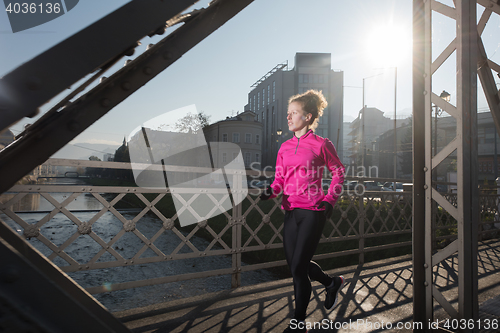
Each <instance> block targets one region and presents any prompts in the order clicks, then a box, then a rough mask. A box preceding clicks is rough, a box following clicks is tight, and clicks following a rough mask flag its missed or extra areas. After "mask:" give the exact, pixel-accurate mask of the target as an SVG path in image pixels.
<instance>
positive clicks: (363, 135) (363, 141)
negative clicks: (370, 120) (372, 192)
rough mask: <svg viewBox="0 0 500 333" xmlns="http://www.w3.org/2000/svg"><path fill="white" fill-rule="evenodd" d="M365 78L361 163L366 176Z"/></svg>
mask: <svg viewBox="0 0 500 333" xmlns="http://www.w3.org/2000/svg"><path fill="white" fill-rule="evenodd" d="M365 109H366V106H365V79H364V78H363V111H362V113H361V142H360V146H361V154H362V155H361V164H362V165H363V177H365V175H366V174H365V171H366V168H365V152H366V147H365Z"/></svg>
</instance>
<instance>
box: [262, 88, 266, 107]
mask: <svg viewBox="0 0 500 333" xmlns="http://www.w3.org/2000/svg"><path fill="white" fill-rule="evenodd" d="M265 93H266V89H264V88H262V107H265V106H266V103H265V99H264V94H265Z"/></svg>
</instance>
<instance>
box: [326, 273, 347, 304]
mask: <svg viewBox="0 0 500 333" xmlns="http://www.w3.org/2000/svg"><path fill="white" fill-rule="evenodd" d="M344 282H345V280H344V277H343V276H342V275H341V276H334V277H333V287H330V288H326V296H325V308H326V309H327V310H331V309H333V308H334V307H335V305H337V300H338V295H339V290H341V289H342V287H343V286H344Z"/></svg>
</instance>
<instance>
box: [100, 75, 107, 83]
mask: <svg viewBox="0 0 500 333" xmlns="http://www.w3.org/2000/svg"><path fill="white" fill-rule="evenodd" d="M106 79H107V77H106V76H103V77H101V78H100V79H99V83H103V82H104V80H106Z"/></svg>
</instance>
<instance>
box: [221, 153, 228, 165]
mask: <svg viewBox="0 0 500 333" xmlns="http://www.w3.org/2000/svg"><path fill="white" fill-rule="evenodd" d="M222 163H227V154H226V153H222Z"/></svg>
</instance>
